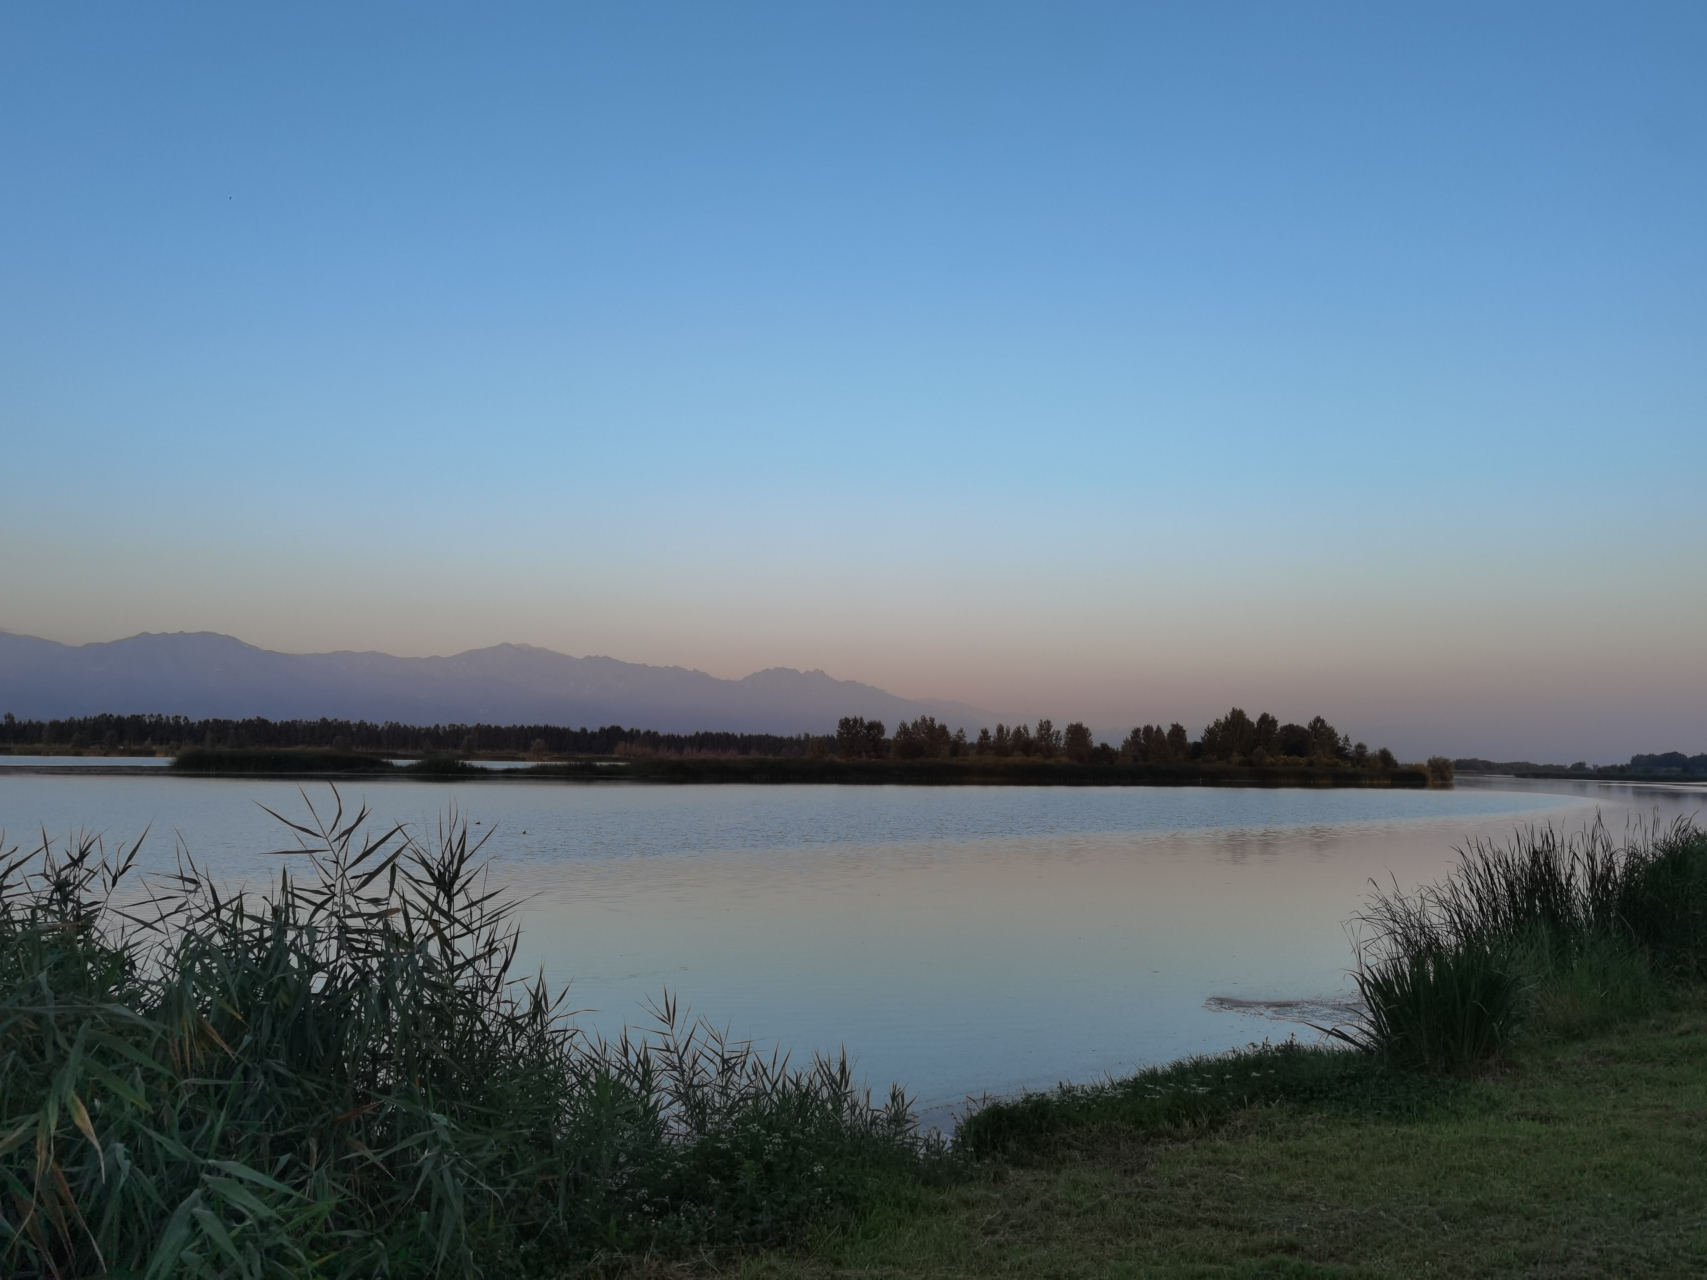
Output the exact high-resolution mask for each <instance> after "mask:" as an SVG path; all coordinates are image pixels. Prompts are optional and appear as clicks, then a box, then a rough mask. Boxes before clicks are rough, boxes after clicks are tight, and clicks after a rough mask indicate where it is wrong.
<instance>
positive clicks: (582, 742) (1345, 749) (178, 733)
mask: <svg viewBox="0 0 1707 1280" xmlns="http://www.w3.org/2000/svg"><path fill="white" fill-rule="evenodd" d="M0 748H6V749H10V750H13V751H17V750H20V749H23V750H31V749H34V750H40V751H49V752H52V751H105V752H113V753H122V752H138V751H142V752H149V753H153V752H157V751H160V752H167V753H170V754H174V755H175V754H178V753H180V752H183V751H187V750H190V749H193V748H204V749H211V750H257V749H262V750H279V749H292V748H295V749H302V748H307V749H319V750H325V751H354V752H366V753H372V754H376V755H445V754H455V755H461V756H465V757H473V756H481V755H512V756H513V755H526V756H535V757H547V756H576V755H589V756H684V757H687V756H766V757H773V758H790V757H805V758H808V759H825V758H828V757H830V756H832V755H833V756H835V757H837V758H839V759H843V760H878V759H895V760H931V759H958V758H963V757H989V758H995V759H1008V758H1018V759H1029V760H1045V761H1047V760H1062V761H1070V762H1072V763H1076V764H1152V765H1171V764H1190V763H1211V764H1238V765H1250V766H1257V767H1262V766H1265V765H1271V764H1272V765H1276V766H1291V767H1304V766H1308V767H1314V768H1322V767H1334V768H1359V769H1395V768H1398V767H1399V765H1398V761H1397V760H1396V759H1395V758H1394V756H1393V753H1392V752H1391V751H1389V750H1387V749H1386V748H1385V747H1381V748H1378V749H1376V750H1374V751H1371V750H1370V749H1369V748H1368V747H1367V746H1365V745H1364V744H1363V743H1361V742H1353V741H1352V740H1351V738H1350V737H1349V736H1348V735H1345V734H1342V733H1340V732H1339V731H1338V730H1337V729H1335V728H1334V726H1333V725H1331V724H1329V723H1328V722H1327V721H1326V720H1325V719H1323V718H1322V717H1321V716H1317V717H1315V718H1314V719H1312V720H1311V721H1309V723H1307V724H1282V723H1280V721H1279V720H1278V719H1276V718H1275V717H1274V716H1272V715H1270V714H1269V713H1268V712H1266V711H1265V712H1263V713H1261V714H1260V715H1258V716H1256V717H1255V718H1254V719H1253V718H1252V717H1250V716H1249V715H1247V714H1246V713H1245V712H1244V711H1243V710H1242V709H1240V708H1238V707H1234V708H1233V709H1232V710H1230V711H1228V712H1227V714H1226V715H1224V716H1222V717H1220V718H1219V719H1217V720H1214V721H1212V722H1210V724H1209V725H1208V726H1207V727H1206V728H1205V729H1204V730H1203V732H1202V733H1201V734H1200V735H1199V736H1198V737H1197V738H1195V739H1194V738H1192V737H1191V736H1190V734H1188V733H1187V732H1186V729H1185V726H1183V725H1181V724H1178V723H1175V724H1171V725H1168V726H1166V727H1163V726H1162V725H1159V724H1146V725H1138V726H1135V727H1134V728H1133V729H1132V731H1131V732H1130V733H1128V734H1127V735H1126V737H1125V738H1124V739H1123V740H1122V741H1121V743H1120V744H1119V745H1118V746H1113V745H1111V744H1109V743H1107V742H1097V741H1096V740H1095V737H1094V735H1093V734H1092V733H1091V731H1090V728H1089V727H1088V726H1087V725H1085V724H1084V723H1083V722H1081V721H1073V722H1072V723H1070V724H1067V725H1065V726H1062V727H1060V728H1057V727H1056V725H1055V723H1054V722H1053V721H1051V720H1047V719H1043V720H1038V721H1037V722H1036V724H1034V725H1026V724H1015V725H1011V726H1010V725H1007V724H998V725H996V727H995V728H994V729H990V728H987V727H986V728H982V729H980V730H979V731H978V734H977V737H975V738H973V737H969V736H968V735H967V732H966V730H965V729H963V728H960V729H950V728H949V727H948V725H947V724H944V723H941V722H939V721H938V720H937V719H936V718H935V717H933V716H920V717H918V718H917V719H915V720H910V721H902V722H901V723H900V724H899V725H897V726H896V727H895V731H894V733H893V734H891V733H889V732H888V730H887V728H886V726H885V725H884V723H883V722H882V721H881V720H867V719H864V718H862V717H860V716H844V717H843V718H842V719H841V721H840V722H839V723H838V724H837V726H836V732H835V734H834V735H833V736H830V735H823V736H816V735H812V734H792V735H784V734H774V733H714V732H701V733H659V732H657V731H656V730H653V729H629V728H624V727H623V726H621V725H614V724H613V725H606V726H604V727H602V728H596V729H588V728H580V729H573V728H569V727H567V726H564V725H550V724H512V725H492V724H474V725H464V724H443V725H441V724H435V725H425V726H423V725H409V724H400V723H398V722H396V721H386V722H384V723H382V724H376V723H374V722H373V721H370V720H334V719H328V718H322V719H319V720H267V719H263V718H260V717H254V718H250V719H247V720H222V719H203V720H193V719H190V718H189V717H187V716H161V715H146V716H143V715H137V716H116V715H99V716H82V717H72V718H68V719H64V720H19V719H17V718H15V717H14V716H13V715H11V714H10V713H7V714H6V715H5V716H4V718H3V719H0ZM1679 758H1680V759H1683V757H1679ZM1432 764H1433V766H1434V767H1433V769H1432V771H1433V772H1437V773H1438V772H1440V771H1441V770H1442V769H1444V770H1445V772H1446V775H1447V776H1448V777H1450V770H1451V764H1452V762H1451V761H1448V760H1440V759H1437V760H1436V761H1434V762H1432Z"/></svg>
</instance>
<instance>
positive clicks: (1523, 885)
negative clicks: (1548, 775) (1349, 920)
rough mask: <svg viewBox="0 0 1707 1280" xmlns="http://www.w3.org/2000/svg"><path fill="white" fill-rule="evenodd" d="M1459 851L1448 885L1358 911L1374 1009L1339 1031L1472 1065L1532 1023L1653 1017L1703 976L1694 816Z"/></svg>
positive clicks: (1550, 1026) (1702, 878)
mask: <svg viewBox="0 0 1707 1280" xmlns="http://www.w3.org/2000/svg"><path fill="white" fill-rule="evenodd" d="M1458 852H1459V861H1458V865H1457V867H1456V868H1455V869H1454V871H1453V873H1452V875H1451V876H1450V877H1449V878H1448V879H1447V880H1446V881H1444V882H1443V883H1441V884H1438V885H1434V886H1431V887H1428V888H1425V889H1423V890H1421V891H1420V892H1417V893H1414V894H1406V893H1403V892H1401V891H1399V889H1398V888H1397V886H1396V885H1395V887H1394V888H1393V890H1392V891H1390V892H1378V893H1377V894H1376V895H1375V896H1374V898H1373V899H1372V901H1371V903H1370V906H1369V908H1368V910H1367V911H1366V912H1365V913H1364V915H1363V916H1362V917H1361V919H1360V921H1359V923H1360V925H1361V926H1362V928H1363V931H1364V940H1363V944H1362V948H1361V954H1360V960H1359V966H1358V971H1357V974H1356V981H1357V984H1358V987H1359V990H1360V991H1361V993H1362V996H1363V1002H1364V1007H1365V1010H1366V1013H1365V1019H1364V1022H1363V1023H1362V1025H1361V1026H1359V1027H1357V1028H1355V1029H1352V1030H1350V1031H1346V1030H1343V1029H1342V1030H1340V1031H1338V1032H1336V1034H1339V1035H1340V1036H1341V1038H1342V1039H1347V1040H1350V1041H1352V1042H1353V1043H1356V1044H1359V1045H1360V1046H1362V1047H1366V1048H1371V1049H1374V1050H1377V1051H1378V1052H1380V1053H1381V1054H1383V1055H1384V1056H1387V1057H1389V1058H1391V1059H1394V1060H1396V1061H1401V1062H1406V1063H1410V1064H1414V1065H1432V1066H1443V1067H1454V1066H1462V1065H1465V1064H1468V1063H1472V1062H1476V1061H1479V1060H1481V1059H1484V1058H1487V1057H1490V1056H1492V1055H1494V1054H1497V1053H1499V1052H1500V1051H1501V1050H1502V1049H1503V1048H1504V1047H1505V1046H1506V1045H1508V1044H1509V1043H1510V1041H1511V1039H1512V1037H1513V1036H1514V1035H1516V1034H1517V1033H1518V1032H1519V1031H1520V1029H1521V1028H1522V1027H1523V1026H1524V1025H1525V1024H1526V1023H1527V1024H1530V1025H1531V1026H1532V1028H1534V1029H1539V1030H1543V1031H1552V1032H1562V1033H1570V1032H1574V1031H1585V1030H1591V1029H1594V1028H1595V1027H1597V1026H1601V1025H1605V1024H1606V1023H1608V1022H1610V1021H1615V1020H1616V1019H1617V1018H1619V1017H1623V1016H1628V1015H1630V1014H1633V1013H1638V1012H1641V1011H1642V1010H1643V1009H1645V1008H1646V1007H1647V1006H1648V1005H1650V1004H1651V1003H1652V1002H1653V1001H1654V1000H1656V999H1658V998H1659V995H1660V992H1661V988H1662V986H1663V984H1664V983H1665V982H1666V981H1668V980H1678V979H1689V978H1696V977H1699V976H1701V975H1702V974H1703V972H1707V835H1704V834H1703V833H1702V832H1701V831H1700V830H1698V829H1697V828H1696V827H1695V826H1694V825H1693V824H1692V823H1690V822H1687V821H1683V820H1680V821H1678V822H1676V823H1674V824H1672V825H1671V826H1669V827H1658V828H1656V827H1650V826H1645V825H1638V826H1635V827H1633V828H1631V830H1630V831H1628V832H1627V833H1626V835H1625V838H1624V839H1623V840H1622V841H1618V840H1615V839H1614V838H1613V837H1612V836H1611V834H1610V833H1609V832H1608V831H1607V830H1606V827H1605V826H1604V825H1603V824H1602V823H1601V822H1600V821H1599V820H1598V819H1596V821H1595V822H1594V823H1593V824H1592V825H1590V826H1588V827H1586V828H1584V829H1583V830H1582V831H1581V832H1578V833H1575V834H1565V833H1561V832H1558V831H1555V830H1554V829H1552V828H1550V827H1548V828H1539V829H1537V828H1529V829H1527V830H1524V831H1520V832H1518V833H1517V834H1516V836H1515V837H1514V838H1513V839H1512V841H1511V842H1510V843H1508V844H1506V845H1495V844H1492V843H1490V842H1486V841H1478V842H1476V843H1473V844H1471V845H1469V846H1467V847H1466V848H1463V849H1461V850H1459V851H1458Z"/></svg>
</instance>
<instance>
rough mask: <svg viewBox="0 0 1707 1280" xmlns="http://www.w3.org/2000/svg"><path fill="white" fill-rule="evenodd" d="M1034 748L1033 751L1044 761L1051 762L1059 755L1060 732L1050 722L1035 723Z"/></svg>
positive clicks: (1040, 721)
mask: <svg viewBox="0 0 1707 1280" xmlns="http://www.w3.org/2000/svg"><path fill="white" fill-rule="evenodd" d="M1036 744H1037V745H1036V746H1035V747H1034V748H1033V750H1034V751H1035V752H1036V754H1038V755H1040V756H1042V757H1043V758H1044V759H1045V760H1053V759H1054V758H1055V757H1056V756H1058V755H1060V754H1061V731H1060V730H1059V729H1057V728H1056V727H1055V724H1054V722H1053V721H1051V720H1039V721H1038V722H1037V735H1036Z"/></svg>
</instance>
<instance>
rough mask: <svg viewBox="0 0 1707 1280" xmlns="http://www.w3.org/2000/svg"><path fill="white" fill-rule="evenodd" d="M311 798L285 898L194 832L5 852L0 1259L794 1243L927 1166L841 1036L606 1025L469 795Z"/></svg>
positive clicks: (62, 1266) (342, 1266)
mask: <svg viewBox="0 0 1707 1280" xmlns="http://www.w3.org/2000/svg"><path fill="white" fill-rule="evenodd" d="M275 816H276V815H275ZM281 821H282V819H281ZM287 825H288V826H289V828H290V829H291V831H292V832H293V834H294V836H295V837H296V842H297V847H296V848H295V849H293V850H291V851H290V852H291V853H293V854H295V855H296V857H295V858H294V859H293V860H292V861H293V862H295V863H296V864H297V865H298V866H299V867H300V869H301V874H296V873H294V872H293V871H292V870H290V869H288V867H287V869H286V870H284V871H282V872H281V874H280V875H279V878H278V880H277V882H276V884H275V885H274V886H273V887H272V888H271V889H269V890H268V891H267V892H265V893H264V894H262V895H260V896H254V895H248V894H236V895H227V894H224V893H222V892H221V890H220V889H219V888H218V886H217V885H215V884H214V882H213V881H212V880H210V879H209V878H208V877H207V876H206V875H204V874H203V872H202V870H201V869H200V868H198V867H196V866H195V865H194V864H193V862H191V861H190V860H189V859H188V858H187V857H185V856H183V855H180V864H179V869H178V871H177V872H176V874H174V875H172V876H170V877H168V878H166V879H165V880H163V881H155V882H152V883H149V884H148V885H147V886H146V890H145V891H144V892H140V893H139V892H135V891H133V890H132V889H131V888H130V886H131V884H132V881H133V880H134V879H135V876H134V872H133V867H134V862H135V858H136V852H137V850H136V847H134V846H133V847H131V848H128V849H121V850H118V851H116V852H114V853H111V854H109V853H108V852H107V851H106V850H105V849H104V848H103V847H102V845H101V843H100V842H99V841H98V840H95V839H92V838H79V839H76V840H73V841H72V842H71V843H70V844H69V845H67V846H65V847H62V848H59V849H55V848H54V847H53V846H52V845H51V844H50V842H49V841H48V840H47V838H46V837H45V835H44V837H43V839H42V841H41V843H40V845H39V846H38V847H37V848H35V849H34V850H33V851H32V852H30V853H26V854H19V853H18V852H17V851H16V850H15V849H14V850H9V851H7V853H6V854H5V855H4V856H3V857H0V1274H5V1275H8V1276H43V1277H69V1276H85V1275H92V1274H98V1273H102V1272H108V1271H110V1272H113V1273H117V1274H125V1275H131V1276H138V1277H146V1278H148V1280H159V1278H164V1277H168V1276H174V1277H175V1276H221V1277H225V1276H230V1277H245V1278H250V1277H253V1278H257V1280H258V1278H260V1277H275V1276H276V1277H285V1276H306V1275H311V1274H312V1275H316V1276H319V1275H324V1276H373V1275H395V1276H424V1275H432V1276H459V1277H460V1276H476V1275H483V1274H484V1275H494V1276H499V1275H501V1276H511V1275H527V1274H536V1273H552V1274H555V1273H557V1272H559V1271H560V1270H562V1269H563V1268H565V1267H566V1266H568V1265H569V1264H570V1263H571V1262H573V1261H575V1260H586V1259H591V1258H597V1257H599V1256H600V1255H607V1254H613V1253H637V1252H652V1251H659V1250H663V1251H671V1250H685V1249H704V1248H718V1247H723V1246H729V1245H740V1244H757V1243H776V1242H780V1241H785V1240H788V1239H790V1238H793V1237H796V1236H798V1235H799V1234H800V1233H801V1232H802V1231H804V1230H805V1229H807V1228H808V1227H809V1226H810V1225H811V1224H813V1223H816V1222H820V1221H822V1220H824V1219H825V1218H826V1217H834V1216H835V1215H837V1214H842V1213H847V1212H851V1211H854V1210H856V1209H857V1208H859V1206H860V1205H862V1204H863V1203H864V1202H865V1201H866V1200H867V1199H869V1198H870V1197H871V1196H873V1195H876V1194H879V1193H880V1192H881V1191H882V1189H883V1188H884V1187H886V1186H890V1185H893V1184H894V1180H895V1179H896V1178H897V1177H902V1178H911V1177H914V1176H916V1175H917V1174H918V1173H920V1172H921V1171H922V1170H924V1169H926V1168H927V1166H928V1165H929V1163H930V1159H931V1150H932V1149H931V1148H930V1147H929V1145H928V1144H926V1143H925V1142H923V1141H922V1140H921V1139H920V1138H919V1136H918V1134H917V1132H916V1129H915V1126H914V1121H913V1118H912V1116H911V1114H910V1110H909V1106H908V1102H907V1099H906V1098H905V1097H904V1096H903V1095H902V1094H901V1092H900V1091H899V1090H898V1089H897V1090H895V1091H893V1092H892V1093H891V1095H890V1097H889V1098H888V1100H887V1101H886V1102H884V1103H880V1104H874V1103H873V1102H872V1100H871V1098H870V1096H869V1094H868V1093H867V1092H865V1091H862V1090H860V1089H858V1088H856V1087H855V1085H854V1082H853V1080H852V1078H851V1074H850V1071H849V1068H848V1063H847V1061H846V1058H845V1056H844V1057H843V1058H840V1059H837V1060H827V1059H823V1058H818V1059H815V1060H814V1061H813V1062H812V1063H811V1064H810V1065H809V1066H807V1067H805V1068H803V1069H796V1068H793V1067H791V1066H790V1065H789V1063H788V1061H787V1059H786V1058H785V1057H782V1056H780V1055H778V1054H776V1053H771V1054H762V1053H759V1052H757V1051H756V1050H754V1049H753V1048H752V1046H750V1045H748V1044H745V1043H742V1042H739V1041H734V1040H731V1039H729V1038H728V1037H727V1036H726V1035H724V1034H721V1033H719V1032H717V1031H716V1030H715V1029H713V1028H712V1027H711V1026H709V1025H708V1024H706V1023H705V1022H704V1021H693V1020H690V1019H689V1018H688V1017H687V1015H686V1014H685V1013H684V1012H683V1011H682V1010H681V1009H680V1008H679V1007H678V1006H677V1005H676V1004H675V1003H674V1002H673V1001H671V1000H670V999H669V998H668V997H667V996H666V997H665V998H664V999H663V1000H662V1001H661V1002H660V1003H659V1004H658V1005H657V1006H656V1008H655V1010H654V1012H655V1014H656V1026H655V1027H653V1028H651V1029H650V1030H649V1031H647V1032H645V1033H643V1034H633V1035H630V1034H628V1033H626V1032H625V1033H624V1034H623V1035H622V1036H621V1037H620V1038H618V1039H616V1040H615V1041H609V1040H604V1039H598V1038H594V1037H589V1036H588V1035H586V1034H583V1033H582V1032H581V1031H580V1030H578V1029H577V1028H576V1026H575V1024H574V1023H573V1022H572V1021H571V1020H570V1019H569V1018H568V1017H567V1016H566V1010H565V1006H564V1004H563V993H562V992H560V991H558V992H554V991H552V990H551V989H549V988H548V987H547V985H546V983H545V982H544V980H543V978H535V979H533V980H530V981H519V980H518V978H517V975H516V972H515V958H516V948H517V942H518V932H517V925H516V920H515V916H514V911H515V906H516V904H515V902H514V901H513V900H511V899H508V898H506V897H505V896H503V895H502V894H501V893H500V892H498V891H497V890H496V889H495V888H493V887H492V886H491V884H490V883H489V882H488V879H487V876H486V869H485V864H484V862H483V860H482V858H481V848H480V843H479V842H475V843H471V842H470V840H469V835H468V828H467V824H466V822H463V821H460V820H458V819H457V818H456V816H455V815H454V814H452V815H451V817H450V818H449V819H447V820H446V821H444V822H442V823H441V824H440V827H439V829H438V830H437V832H436V833H434V835H433V837H432V838H431V839H424V838H421V837H419V836H417V835H416V834H415V833H413V832H411V831H409V830H407V829H405V828H403V827H401V826H393V827H390V828H379V827H376V826H375V825H374V824H373V823H372V821H371V819H370V817H369V815H368V813H367V812H366V810H365V809H364V810H362V811H360V812H357V813H355V814H348V813H346V812H345V811H344V809H343V807H342V805H341V803H339V802H336V801H334V803H333V805H332V806H331V811H330V812H327V813H320V812H317V811H315V809H314V808H313V806H312V805H310V806H309V812H308V816H307V817H306V818H305V819H304V821H302V822H300V823H297V822H291V823H288V824H287Z"/></svg>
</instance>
